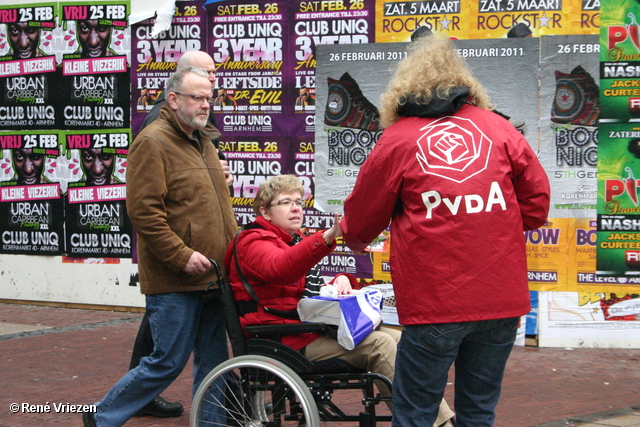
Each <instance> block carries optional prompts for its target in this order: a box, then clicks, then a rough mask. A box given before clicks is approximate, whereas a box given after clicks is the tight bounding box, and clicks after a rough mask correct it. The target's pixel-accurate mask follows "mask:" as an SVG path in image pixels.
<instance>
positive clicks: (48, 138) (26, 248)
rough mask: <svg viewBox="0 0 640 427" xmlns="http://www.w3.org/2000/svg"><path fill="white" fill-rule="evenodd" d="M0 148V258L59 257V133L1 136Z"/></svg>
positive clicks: (61, 213) (61, 245) (61, 219)
mask: <svg viewBox="0 0 640 427" xmlns="http://www.w3.org/2000/svg"><path fill="white" fill-rule="evenodd" d="M0 142H1V145H2V156H1V158H0V235H1V236H2V244H1V246H0V253H3V254H27V255H60V254H61V253H62V251H63V249H64V225H63V224H64V211H63V209H64V208H63V203H62V194H61V191H60V183H59V182H55V176H56V174H55V173H54V172H55V169H56V167H57V162H56V160H57V158H58V156H59V155H60V134H59V132H58V131H29V132H27V131H23V132H1V133H0Z"/></svg>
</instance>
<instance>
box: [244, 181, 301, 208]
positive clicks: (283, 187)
mask: <svg viewBox="0 0 640 427" xmlns="http://www.w3.org/2000/svg"><path fill="white" fill-rule="evenodd" d="M295 191H299V192H300V194H302V195H304V187H303V186H302V181H300V179H299V178H298V177H297V176H295V175H277V176H274V177H273V178H269V179H268V180H266V181H265V182H263V183H262V184H261V185H260V188H259V189H258V194H256V199H255V200H254V201H253V211H254V212H255V213H256V215H260V208H267V207H268V206H269V204H271V202H272V201H273V199H275V198H276V196H277V195H278V194H281V193H293V192H295Z"/></svg>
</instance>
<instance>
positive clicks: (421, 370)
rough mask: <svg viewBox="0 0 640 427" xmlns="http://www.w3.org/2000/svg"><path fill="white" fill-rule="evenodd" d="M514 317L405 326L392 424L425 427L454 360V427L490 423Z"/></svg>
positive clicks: (435, 411) (479, 426) (432, 418)
mask: <svg viewBox="0 0 640 427" xmlns="http://www.w3.org/2000/svg"><path fill="white" fill-rule="evenodd" d="M518 320H519V318H518V317H515V318H509V319H497V320H484V321H478V322H462V323H441V324H430V325H411V326H405V327H404V330H403V331H402V338H401V339H400V343H398V354H397V356H396V376H395V378H394V381H393V426H394V427H422V426H430V425H433V423H434V422H435V420H436V417H437V415H438V405H439V404H440V401H441V400H442V397H443V395H444V389H445V387H446V385H447V377H448V374H449V368H450V367H451V364H452V363H454V362H455V400H454V408H455V412H456V427H491V426H493V422H494V420H495V407H496V405H497V404H498V399H499V398H500V388H501V385H502V377H503V375H504V369H505V366H506V363H507V359H508V358H509V354H510V353H511V349H512V348H513V343H514V342H515V339H516V333H517V329H518Z"/></svg>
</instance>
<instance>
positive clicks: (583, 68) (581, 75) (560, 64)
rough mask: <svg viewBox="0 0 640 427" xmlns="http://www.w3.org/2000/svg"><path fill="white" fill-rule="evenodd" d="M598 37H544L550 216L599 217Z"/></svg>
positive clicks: (544, 145)
mask: <svg viewBox="0 0 640 427" xmlns="http://www.w3.org/2000/svg"><path fill="white" fill-rule="evenodd" d="M599 48H600V45H599V41H598V36H596V35H586V36H576V35H569V36H544V37H541V38H540V56H541V58H542V59H541V61H540V74H541V76H540V151H539V154H538V158H539V159H540V163H541V164H542V166H543V167H544V169H545V170H546V171H547V175H548V177H549V182H550V183H551V187H552V188H553V190H554V191H552V192H551V209H550V212H549V216H550V217H551V218H595V215H596V202H597V197H598V194H597V174H598V119H599V113H600V102H599V99H600V91H599V87H598V75H599V61H598V56H597V54H596V52H598V51H599Z"/></svg>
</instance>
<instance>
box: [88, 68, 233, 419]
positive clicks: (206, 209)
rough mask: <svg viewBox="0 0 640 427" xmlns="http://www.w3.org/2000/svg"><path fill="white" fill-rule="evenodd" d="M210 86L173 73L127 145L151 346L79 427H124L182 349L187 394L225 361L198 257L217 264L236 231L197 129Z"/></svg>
mask: <svg viewBox="0 0 640 427" xmlns="http://www.w3.org/2000/svg"><path fill="white" fill-rule="evenodd" d="M211 89H212V87H211V82H210V81H209V79H208V76H207V73H206V71H204V70H202V69H200V68H196V67H185V68H183V69H181V70H178V71H176V73H175V74H174V75H173V76H171V77H170V78H169V80H168V81H167V85H166V88H165V91H166V93H167V102H166V104H165V105H164V106H163V107H162V110H161V112H160V117H159V118H158V119H157V120H155V121H154V122H153V123H152V124H150V125H149V126H148V127H146V128H145V129H144V130H143V131H142V132H141V133H140V134H139V135H138V137H137V138H136V140H135V141H134V142H133V144H132V145H131V149H130V151H129V155H128V160H127V161H128V167H127V193H128V194H127V211H128V214H129V217H130V218H131V222H132V223H133V225H134V227H135V229H136V231H137V233H138V260H139V274H140V286H141V290H142V293H144V294H145V295H146V310H147V314H148V316H149V322H150V324H151V330H152V334H153V341H154V344H155V349H154V352H153V353H152V354H151V355H150V356H149V357H144V358H142V361H141V362H140V365H138V366H137V367H136V368H134V369H132V370H130V371H129V372H128V373H127V374H126V375H125V376H124V377H123V378H122V379H121V380H120V381H119V382H118V383H116V385H115V386H113V388H112V389H111V390H110V391H109V392H108V393H107V395H106V396H105V397H104V398H103V399H102V400H101V401H100V402H98V403H97V404H96V412H95V413H85V414H84V415H83V420H84V424H85V426H101V427H106V426H109V427H111V426H121V425H122V424H124V423H125V422H126V421H127V420H128V419H129V418H131V417H132V416H133V415H135V414H136V413H137V412H138V411H139V410H140V409H142V408H143V407H144V406H145V405H147V404H148V403H149V402H150V401H151V400H152V399H153V398H154V397H155V396H157V395H158V394H160V392H162V391H163V390H164V389H165V388H166V387H167V386H169V385H170V384H171V382H172V381H173V380H174V379H175V378H176V377H177V376H178V375H179V374H180V373H181V372H182V369H183V368H184V366H185V365H186V363H187V361H188V360H189V356H190V354H191V352H192V351H193V353H194V381H193V392H195V391H196V389H197V387H198V386H199V385H200V383H201V382H202V380H203V379H204V377H205V376H206V375H207V374H208V373H209V371H210V370H211V369H213V368H214V367H216V366H217V365H218V364H220V363H221V362H223V361H224V360H226V359H227V358H228V350H227V341H226V331H225V325H224V319H223V318H222V313H221V309H220V308H219V303H218V301H217V299H216V298H211V296H210V295H207V294H206V293H205V288H206V287H207V286H208V285H209V284H210V283H212V282H214V281H215V280H216V279H217V277H216V274H215V272H213V270H211V263H210V262H209V261H208V258H213V259H215V260H216V261H217V262H218V263H219V265H221V266H222V265H223V258H224V253H225V250H226V248H227V246H228V245H229V242H230V241H231V238H232V237H233V236H234V234H235V232H236V230H237V225H236V221H235V217H234V214H233V210H232V208H231V202H230V198H229V188H228V186H227V183H226V181H225V176H224V173H223V170H222V167H221V165H220V160H219V159H218V155H217V152H216V149H215V147H214V145H213V144H212V143H211V140H212V139H215V135H213V133H215V132H217V130H216V129H215V128H214V127H213V126H211V125H210V124H207V118H208V115H209V111H210V102H211V99H210V98H211ZM223 274H226V272H223ZM219 398H221V399H222V398H224V397H223V396H219ZM209 409H210V408H209ZM207 410H208V408H204V409H203V414H204V413H205V411H207ZM210 415H211V420H210V421H213V422H216V421H218V422H223V419H220V418H218V416H217V414H215V413H211V414H210ZM216 418H218V419H216Z"/></svg>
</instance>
